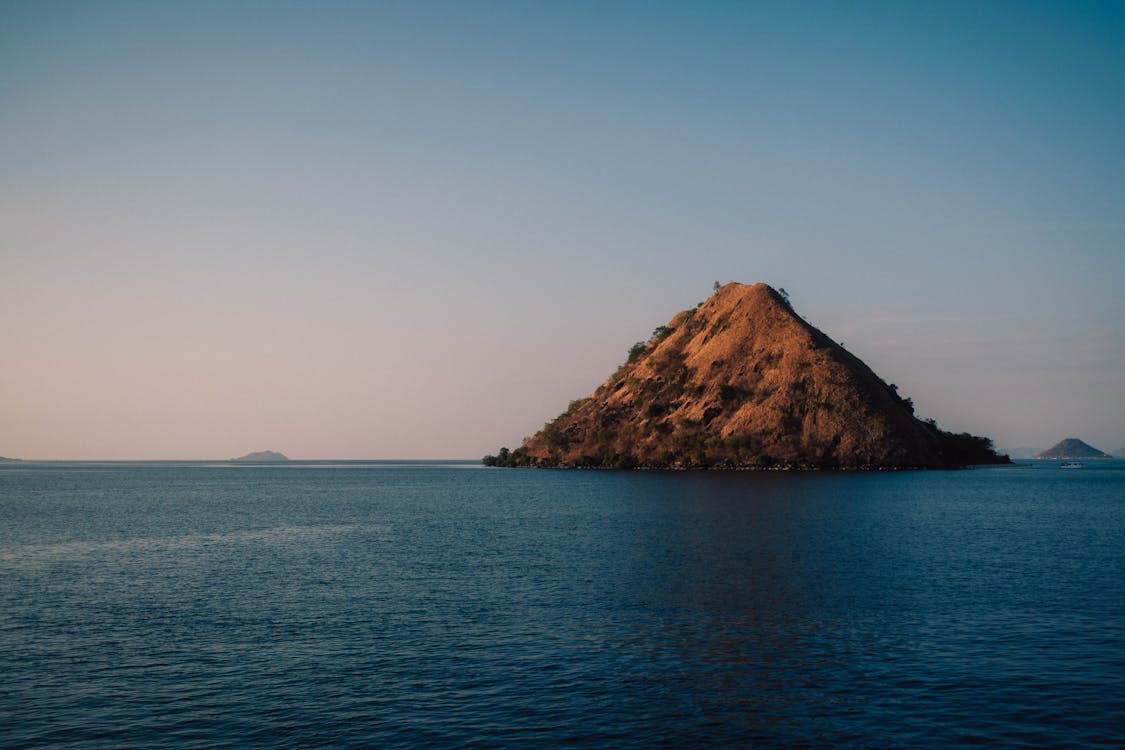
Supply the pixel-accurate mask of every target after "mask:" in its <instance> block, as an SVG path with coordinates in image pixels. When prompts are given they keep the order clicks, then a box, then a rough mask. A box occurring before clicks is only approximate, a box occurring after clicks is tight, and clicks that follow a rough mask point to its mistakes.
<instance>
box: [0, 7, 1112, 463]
mask: <svg viewBox="0 0 1125 750" xmlns="http://www.w3.org/2000/svg"><path fill="white" fill-rule="evenodd" d="M715 280H721V281H724V282H726V281H744V282H755V281H766V282H768V283H771V284H773V285H774V286H781V287H785V288H786V289H787V290H788V291H789V293H790V295H791V298H792V301H793V303H794V306H795V307H796V308H797V309H798V310H799V311H800V312H802V313H803V314H804V315H805V317H806V318H808V319H809V320H810V321H812V322H813V323H814V324H815V325H817V326H818V327H820V328H821V329H822V330H824V331H825V332H826V333H828V334H829V335H830V336H832V337H833V338H835V339H837V340H840V341H843V342H844V343H845V345H846V346H847V347H848V349H849V350H851V351H852V352H854V353H855V354H857V355H859V356H860V357H861V358H863V359H864V360H865V361H866V362H867V363H868V364H870V365H871V366H872V368H873V369H875V371H876V372H877V373H879V374H880V375H881V376H882V377H884V378H885V379H886V380H887V381H888V382H894V383H897V384H898V386H899V389H900V392H901V393H902V394H903V395H906V396H910V397H912V398H913V399H914V402H915V404H916V406H917V408H918V412H919V414H920V415H921V416H925V417H933V418H935V419H937V420H938V422H939V423H940V424H941V425H942V426H943V427H946V428H948V429H953V430H956V431H961V430H968V431H971V432H974V433H979V434H985V435H989V436H991V437H993V438H994V439H995V441H996V443H997V444H998V445H999V446H1001V447H1005V448H1015V447H1018V446H1032V447H1035V448H1039V449H1041V448H1045V447H1048V446H1049V445H1051V444H1053V443H1054V442H1056V441H1058V440H1060V439H1062V438H1064V437H1069V436H1076V437H1080V438H1083V439H1085V440H1087V441H1088V442H1090V443H1092V444H1094V445H1096V446H1098V447H1100V448H1102V449H1104V450H1114V449H1115V448H1117V447H1119V446H1121V445H1125V4H1122V3H1116V2H1107V3H1080V2H1069V1H1068V2H1053V3H1041V2H1030V1H1029V2H1012V3H988V2H979V3H978V2H963V3H962V2H934V3H914V2H911V3H903V2H888V3H823V4H820V3H799V2H784V3H782V2H778V3H771V4H757V3H729V4H727V3H688V2H685V3H651V2H638V3H606V2H591V3H570V2H559V3H549V2H510V3H503V2H449V3H439V2H409V3H405V2H404V3H392V2H388V3H355V2H315V3H314V2H308V3H284V2H261V3H257V2H215V3H210V2H200V1H198V0H193V1H192V2H182V3H172V2H131V3H118V2H98V3H88V2H75V3H56V2H44V1H42V0H34V1H33V2H26V3H24V2H15V3H13V2H4V1H0V316H2V325H0V455H5V456H16V457H22V458H42V459H51V458H60V459H62V458H71V459H128V458H138V459H158V458H173V459H175V458H183V459H187V458H225V457H229V456H234V455H240V454H242V453H246V452H248V451H251V450H262V449H267V448H268V449H273V450H280V451H282V452H284V453H286V454H288V455H289V456H290V457H294V458H409V457H434V458H437V457H468V458H475V457H479V456H480V455H482V454H483V453H485V452H492V451H495V449H496V448H497V447H498V446H499V445H501V444H506V445H509V446H515V445H517V444H518V443H519V441H520V439H521V438H522V437H523V436H525V435H529V434H531V433H532V432H534V431H535V430H536V429H538V427H540V426H541V425H542V423H543V422H544V421H545V420H547V419H549V418H551V417H553V416H555V415H556V414H557V413H558V412H560V411H561V410H562V409H564V408H565V406H566V404H567V403H568V402H569V401H570V400H571V399H573V398H578V397H581V396H584V395H586V394H587V393H589V392H590V391H591V390H593V389H594V388H595V387H596V386H597V385H598V384H599V383H600V382H601V381H602V380H603V379H604V378H605V377H606V376H608V375H609V374H610V373H611V372H612V371H613V370H614V369H615V368H616V366H617V365H619V364H620V363H621V362H622V361H623V359H624V357H625V353H626V350H627V349H628V348H629V345H630V344H632V343H633V342H634V341H636V340H638V339H643V338H646V337H647V336H648V334H649V333H650V332H651V331H652V329H653V328H654V327H655V326H657V325H659V324H662V323H664V322H666V321H667V320H668V319H669V318H671V317H672V315H673V314H674V313H675V312H677V311H678V310H681V309H683V308H686V307H691V306H693V305H694V304H696V303H697V302H699V301H701V300H702V299H704V298H705V297H706V296H707V295H708V294H710V291H711V284H712V282H714V281H715Z"/></svg>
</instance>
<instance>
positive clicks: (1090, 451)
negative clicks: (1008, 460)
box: [1035, 438, 1113, 458]
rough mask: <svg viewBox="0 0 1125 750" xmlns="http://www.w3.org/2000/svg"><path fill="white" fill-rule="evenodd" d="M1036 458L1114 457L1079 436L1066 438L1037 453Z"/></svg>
mask: <svg viewBox="0 0 1125 750" xmlns="http://www.w3.org/2000/svg"><path fill="white" fill-rule="evenodd" d="M1035 457H1036V458H1113V456H1111V455H1109V454H1108V453H1105V452H1104V451H1100V450H1098V449H1097V448H1095V447H1094V446H1092V445H1090V444H1089V443H1086V442H1083V441H1081V440H1079V439H1078V438H1066V439H1065V440H1060V441H1059V442H1057V443H1055V444H1054V445H1053V446H1051V447H1050V448H1048V449H1047V450H1045V451H1043V452H1042V453H1038V454H1036V455H1035Z"/></svg>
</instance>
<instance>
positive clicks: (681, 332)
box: [483, 283, 1010, 469]
mask: <svg viewBox="0 0 1125 750" xmlns="http://www.w3.org/2000/svg"><path fill="white" fill-rule="evenodd" d="M483 462H484V463H485V464H486V465H489V466H520V467H524V466H526V467H547V468H550V467H558V468H606V469H698V468H713V469H748V468H757V469H766V468H784V469H906V468H950V467H962V466H967V465H970V464H995V463H1010V461H1009V459H1008V457H1007V456H1002V455H999V454H997V453H996V452H995V451H994V450H993V449H992V441H991V440H989V439H988V438H985V437H977V436H974V435H970V434H968V433H959V434H954V433H951V432H947V431H945V430H943V429H941V428H939V427H938V426H937V424H936V423H935V422H934V421H933V420H921V419H918V418H917V417H916V416H915V415H914V404H913V402H912V401H911V400H910V399H909V398H905V397H903V396H902V395H901V394H900V393H899V391H898V387H897V386H896V385H894V384H888V383H886V382H884V381H883V380H882V379H880V378H879V377H878V376H877V375H876V374H875V373H874V372H872V371H871V369H870V368H869V367H868V366H867V365H865V364H864V363H863V362H862V361H860V359H859V358H858V357H856V356H854V355H853V354H851V353H850V352H848V351H847V350H846V349H845V348H844V347H843V345H841V344H839V343H837V342H835V341H833V340H832V339H831V338H829V337H828V336H827V335H825V334H824V333H822V332H821V331H820V330H818V329H817V328H815V327H814V326H812V325H811V324H810V323H808V322H807V321H806V320H804V319H803V318H802V317H801V316H800V315H798V314H797V313H796V312H795V311H794V309H793V307H792V306H791V305H790V303H789V299H788V295H786V294H785V293H784V291H783V290H777V289H774V288H772V287H770V286H768V285H767V284H753V285H748V284H739V283H730V284H726V285H724V286H719V287H717V289H716V291H715V293H714V294H713V295H712V296H711V297H710V298H709V299H707V300H706V301H705V302H703V303H700V304H699V305H698V306H696V307H695V308H693V309H689V310H684V311H682V312H680V313H678V314H677V315H675V316H674V317H673V318H672V319H671V320H670V321H669V322H668V323H667V324H666V325H662V326H659V327H658V328H656V329H655V330H654V331H653V333H652V336H651V337H650V338H649V339H648V340H647V341H642V342H638V343H636V344H634V345H633V347H632V348H631V349H629V352H628V355H627V358H626V361H625V363H624V364H623V365H622V366H621V367H620V368H619V369H618V370H617V372H615V373H614V374H613V375H611V376H610V377H609V378H608V379H607V380H606V381H605V382H604V383H602V384H601V385H600V386H599V387H598V388H597V389H596V390H595V391H594V392H593V393H592V394H590V395H589V396H587V397H586V398H582V399H578V400H575V401H573V402H571V404H570V406H569V408H567V409H566V411H565V412H563V413H562V414H561V415H559V416H558V417H557V418H555V419H553V420H551V421H550V422H548V423H546V424H545V425H544V426H543V428H542V429H541V430H539V431H538V432H537V433H535V434H534V435H533V436H531V437H530V438H527V439H526V440H525V441H524V442H523V444H522V445H521V446H520V447H518V448H516V449H515V450H509V449H508V448H506V447H505V448H501V449H500V450H499V452H498V453H497V454H496V455H488V456H485V457H484V459H483Z"/></svg>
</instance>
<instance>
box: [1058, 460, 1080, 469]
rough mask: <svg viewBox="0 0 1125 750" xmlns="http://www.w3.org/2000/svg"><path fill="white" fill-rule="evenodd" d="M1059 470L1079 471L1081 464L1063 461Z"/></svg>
mask: <svg viewBox="0 0 1125 750" xmlns="http://www.w3.org/2000/svg"><path fill="white" fill-rule="evenodd" d="M1059 468H1060V469H1081V468H1082V464H1080V463H1078V462H1077V461H1063V462H1062V463H1061V464H1059Z"/></svg>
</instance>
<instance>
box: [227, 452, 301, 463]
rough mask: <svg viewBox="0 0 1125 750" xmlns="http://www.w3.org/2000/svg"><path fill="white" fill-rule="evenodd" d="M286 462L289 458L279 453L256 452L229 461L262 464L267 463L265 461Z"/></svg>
mask: <svg viewBox="0 0 1125 750" xmlns="http://www.w3.org/2000/svg"><path fill="white" fill-rule="evenodd" d="M288 460H289V458H288V457H287V456H284V455H282V454H281V453H278V452H277V451H257V452H255V453H247V454H246V455H245V456H239V457H238V458H232V459H231V461H247V462H254V463H264V462H267V461H270V462H277V461H288Z"/></svg>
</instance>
